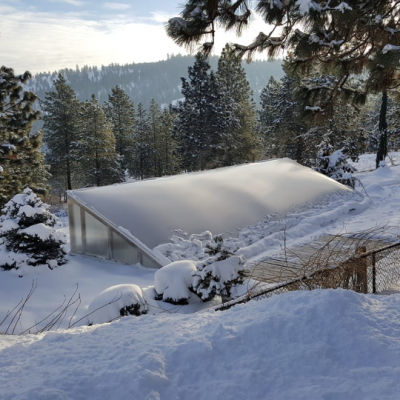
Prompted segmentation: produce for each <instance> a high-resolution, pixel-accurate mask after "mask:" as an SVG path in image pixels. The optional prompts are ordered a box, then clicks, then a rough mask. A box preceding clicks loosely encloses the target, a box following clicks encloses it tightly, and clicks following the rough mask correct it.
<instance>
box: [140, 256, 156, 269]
mask: <svg viewBox="0 0 400 400" xmlns="http://www.w3.org/2000/svg"><path fill="white" fill-rule="evenodd" d="M142 265H143V267H147V268H157V269H158V268H160V266H159V265H158V264H156V263H155V262H154V261H153V260H151V259H150V258H148V257H147V256H146V254H144V253H143V263H142Z"/></svg>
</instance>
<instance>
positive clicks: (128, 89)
mask: <svg viewBox="0 0 400 400" xmlns="http://www.w3.org/2000/svg"><path fill="white" fill-rule="evenodd" d="M218 59H219V57H216V56H213V57H210V60H209V62H210V65H211V68H212V69H213V70H216V69H217V64H218ZM193 63H194V57H193V56H182V55H176V56H171V57H169V58H168V60H164V61H158V62H153V63H140V64H135V63H132V64H126V65H118V64H111V65H108V66H101V67H89V66H84V67H79V66H77V67H76V69H75V70H73V69H63V70H61V71H55V72H43V73H39V74H36V75H35V76H34V78H33V79H32V80H31V81H30V84H29V86H30V89H31V90H32V91H33V92H34V93H36V94H37V96H38V97H39V99H41V100H43V99H44V98H45V93H46V92H49V91H51V90H52V89H53V81H54V80H56V79H57V76H58V74H59V73H61V74H62V75H63V76H64V77H65V78H66V79H67V81H68V83H69V85H70V86H71V88H72V89H73V90H74V91H75V93H76V96H77V98H78V99H79V100H90V99H91V97H92V94H94V95H95V96H96V98H97V99H98V101H99V102H100V103H103V102H105V101H106V100H108V94H109V93H110V92H111V89H112V88H114V87H115V86H116V85H118V86H119V87H120V88H121V89H123V90H124V92H125V93H126V94H127V95H128V96H129V98H130V99H131V100H132V101H133V102H134V103H135V104H138V103H142V104H144V105H145V106H146V107H147V106H148V105H149V104H150V101H151V100H152V99H154V100H155V101H156V103H158V104H169V103H171V102H172V101H173V100H176V99H179V98H182V97H183V96H182V94H181V92H180V86H181V77H185V78H187V73H188V67H189V66H191V65H193ZM243 67H244V69H245V72H246V75H247V80H248V81H249V83H250V87H251V89H252V90H253V92H254V101H255V102H256V104H257V106H258V105H259V103H260V92H261V90H262V89H263V88H264V87H265V85H266V84H267V82H268V80H269V78H270V77H271V76H274V77H275V78H277V79H279V78H281V77H282V76H283V75H284V73H283V71H282V62H281V60H276V61H255V62H252V63H251V64H247V63H245V62H243Z"/></svg>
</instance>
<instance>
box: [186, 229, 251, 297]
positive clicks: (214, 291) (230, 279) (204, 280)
mask: <svg viewBox="0 0 400 400" xmlns="http://www.w3.org/2000/svg"><path fill="white" fill-rule="evenodd" d="M237 250H238V249H237V248H232V247H231V246H229V245H228V244H226V243H225V242H224V239H223V237H222V235H216V236H214V237H213V238H212V240H211V241H210V243H208V244H207V245H206V248H205V250H204V252H205V253H207V254H208V255H209V257H208V258H207V259H206V260H205V261H204V262H202V263H198V264H197V271H195V272H193V273H192V276H193V289H192V290H193V291H194V292H195V293H196V294H197V295H199V296H200V298H201V299H202V300H203V301H209V300H211V299H212V298H213V297H214V296H215V295H219V296H224V297H225V298H230V297H231V290H232V286H234V285H239V284H242V283H243V282H244V280H245V279H246V277H247V271H246V270H245V269H244V264H245V258H244V257H243V256H237V255H235V252H236V251H237Z"/></svg>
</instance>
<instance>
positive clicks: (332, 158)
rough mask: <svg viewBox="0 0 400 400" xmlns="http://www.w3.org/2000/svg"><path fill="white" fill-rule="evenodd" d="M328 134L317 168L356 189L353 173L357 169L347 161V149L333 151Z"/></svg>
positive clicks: (322, 143) (321, 147)
mask: <svg viewBox="0 0 400 400" xmlns="http://www.w3.org/2000/svg"><path fill="white" fill-rule="evenodd" d="M327 136H328V137H324V138H323V140H322V142H321V146H320V150H319V154H318V156H317V164H316V167H315V170H316V171H318V172H320V173H322V174H324V175H326V176H329V177H330V178H332V179H334V180H336V181H338V182H339V183H342V184H343V185H347V186H350V187H351V188H352V189H354V187H355V183H356V179H355V178H354V177H353V175H352V174H353V172H355V171H356V170H355V168H354V167H353V166H352V165H350V164H349V163H348V162H347V157H346V156H345V154H344V153H345V152H346V149H345V148H342V149H339V150H336V151H334V152H332V146H331V145H330V144H329V135H327Z"/></svg>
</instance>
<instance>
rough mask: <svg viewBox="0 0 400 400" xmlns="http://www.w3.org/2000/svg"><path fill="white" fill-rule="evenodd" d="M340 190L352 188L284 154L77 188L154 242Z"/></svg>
mask: <svg viewBox="0 0 400 400" xmlns="http://www.w3.org/2000/svg"><path fill="white" fill-rule="evenodd" d="M338 190H339V191H347V190H348V189H346V188H345V187H344V186H343V185H341V184H339V183H337V182H335V181H333V180H331V179H329V178H326V177H325V176H323V175H321V174H319V173H317V172H314V171H312V170H311V169H309V168H306V167H303V166H301V165H299V164H298V163H296V162H295V161H292V160H290V159H280V160H273V161H265V162H260V163H254V164H246V165H240V166H235V167H229V168H219V169H215V170H211V171H206V172H198V173H191V174H181V175H177V176H172V177H168V178H159V179H153V180H145V181H140V182H134V183H128V184H122V185H114V186H107V187H100V188H91V189H83V190H76V191H73V192H72V193H73V195H74V196H75V197H76V198H78V199H80V200H81V201H83V202H84V203H86V204H87V205H88V206H89V207H93V208H94V209H95V210H96V211H97V212H99V213H100V214H102V215H103V216H104V217H106V218H107V219H108V220H110V221H111V222H113V223H114V224H115V225H116V226H121V227H123V228H125V229H128V230H129V231H130V232H131V233H132V234H133V235H134V236H135V237H137V238H138V239H139V240H140V241H141V242H143V243H144V244H146V245H147V246H148V247H150V248H153V247H155V246H157V245H158V244H160V243H165V242H167V241H168V240H169V238H170V237H171V235H172V231H173V230H175V229H182V230H184V231H186V232H187V233H189V234H192V233H200V232H203V231H205V230H208V231H211V232H213V233H214V234H217V233H226V232H230V233H231V234H232V233H233V234H235V232H236V230H237V229H238V228H243V227H245V226H247V225H250V224H254V223H255V222H256V221H258V220H259V219H261V218H264V217H265V216H266V215H267V214H268V213H272V212H282V213H284V212H287V211H289V210H290V209H291V208H292V207H293V206H297V205H302V204H304V203H306V202H310V201H313V200H315V199H317V198H318V197H320V196H323V195H327V194H330V193H333V192H336V191H338Z"/></svg>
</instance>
